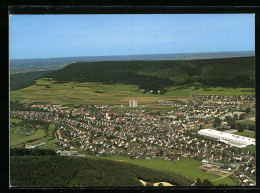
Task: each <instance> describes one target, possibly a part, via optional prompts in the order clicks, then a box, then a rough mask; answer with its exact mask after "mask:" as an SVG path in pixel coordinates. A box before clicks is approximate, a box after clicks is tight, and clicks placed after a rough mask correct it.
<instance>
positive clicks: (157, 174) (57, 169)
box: [10, 156, 193, 187]
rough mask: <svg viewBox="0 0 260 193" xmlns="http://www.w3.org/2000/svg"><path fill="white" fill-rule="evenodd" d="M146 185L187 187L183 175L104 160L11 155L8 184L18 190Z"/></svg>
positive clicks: (189, 183)
mask: <svg viewBox="0 0 260 193" xmlns="http://www.w3.org/2000/svg"><path fill="white" fill-rule="evenodd" d="M139 179H141V180H144V181H146V182H153V183H154V182H169V183H171V184H173V185H179V186H189V185H191V184H192V183H193V182H192V181H191V180H189V179H187V178H185V177H183V176H180V175H177V174H173V173H169V172H162V171H157V170H153V169H148V168H144V167H140V166H137V165H133V164H128V163H122V162H115V161H111V160H105V159H98V158H96V159H93V158H80V157H63V156H10V181H11V185H12V186H18V187H142V184H141V182H140V181H139Z"/></svg>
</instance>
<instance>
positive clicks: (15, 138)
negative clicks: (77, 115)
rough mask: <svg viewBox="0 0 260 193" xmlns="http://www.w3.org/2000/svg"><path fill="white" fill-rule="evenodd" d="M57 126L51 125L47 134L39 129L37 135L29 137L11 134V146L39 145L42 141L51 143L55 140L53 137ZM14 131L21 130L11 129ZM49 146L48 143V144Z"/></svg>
mask: <svg viewBox="0 0 260 193" xmlns="http://www.w3.org/2000/svg"><path fill="white" fill-rule="evenodd" d="M54 128H55V125H54V124H50V126H49V129H48V131H47V133H46V131H45V130H44V129H38V130H37V131H36V132H35V133H33V134H32V135H29V136H23V135H18V134H14V133H10V146H11V147H14V146H19V145H21V144H25V143H26V144H37V143H41V142H42V141H45V142H47V141H49V140H52V139H53V138H54V136H53V131H54ZM13 129H19V128H17V127H16V128H11V130H13ZM47 145H48V143H47Z"/></svg>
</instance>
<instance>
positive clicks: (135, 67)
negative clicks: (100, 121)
mask: <svg viewBox="0 0 260 193" xmlns="http://www.w3.org/2000/svg"><path fill="white" fill-rule="evenodd" d="M254 71H255V67H254V57H235V58H221V59H202V60H186V61H178V60H160V61H102V62H77V63H71V64H69V65H68V66H66V67H64V68H62V69H59V70H55V71H54V70H53V71H49V72H48V73H47V71H44V72H29V73H19V74H14V75H11V85H10V88H11V90H16V89H21V88H25V87H28V86H30V85H32V84H34V83H35V81H34V80H36V79H39V78H42V77H45V78H53V79H54V80H55V81H56V82H57V83H64V82H70V81H75V82H100V83H104V84H116V83H120V84H134V85H137V86H138V87H139V89H144V90H145V91H148V90H153V91H155V92H154V93H157V92H156V91H158V90H160V91H161V93H160V94H163V93H164V92H165V91H166V90H165V88H166V87H167V86H174V85H186V84H190V83H194V82H199V83H202V84H203V85H205V86H213V87H218V86H220V87H226V88H228V87H233V88H239V87H244V88H254V79H255V74H254Z"/></svg>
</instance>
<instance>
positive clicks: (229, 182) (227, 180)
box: [212, 177, 238, 186]
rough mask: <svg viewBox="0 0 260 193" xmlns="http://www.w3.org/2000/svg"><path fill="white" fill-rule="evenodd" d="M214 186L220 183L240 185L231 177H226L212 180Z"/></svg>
mask: <svg viewBox="0 0 260 193" xmlns="http://www.w3.org/2000/svg"><path fill="white" fill-rule="evenodd" d="M212 183H213V185H214V186H218V185H219V184H227V185H229V186H236V185H238V184H237V183H236V182H234V181H233V180H232V179H231V178H230V177H226V178H223V179H220V180H215V181H212Z"/></svg>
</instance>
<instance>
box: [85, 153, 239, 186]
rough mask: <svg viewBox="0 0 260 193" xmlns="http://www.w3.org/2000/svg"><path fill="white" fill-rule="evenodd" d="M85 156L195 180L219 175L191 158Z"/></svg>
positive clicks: (219, 181) (229, 180) (229, 181)
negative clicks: (207, 170) (204, 169)
mask: <svg viewBox="0 0 260 193" xmlns="http://www.w3.org/2000/svg"><path fill="white" fill-rule="evenodd" d="M85 157H87V158H100V159H110V160H114V161H119V162H126V163H132V164H136V165H139V166H143V167H147V168H151V169H156V170H160V171H168V172H172V173H176V174H180V175H182V176H186V177H188V178H191V179H193V180H197V179H198V178H200V179H201V180H204V179H208V180H214V179H217V178H219V177H220V176H218V175H215V174H211V173H207V172H204V171H202V170H200V169H199V166H201V162H200V161H198V160H195V159H192V158H181V159H180V160H179V161H178V162H175V163H173V162H172V161H169V160H163V159H151V160H145V159H130V158H129V157H128V156H123V155H113V156H99V157H96V156H93V155H86V156H85ZM212 183H213V184H214V185H215V186H218V185H219V184H228V185H230V186H235V185H236V183H235V182H234V181H233V180H232V179H230V178H229V177H227V178H224V179H220V180H215V181H213V182H212Z"/></svg>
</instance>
